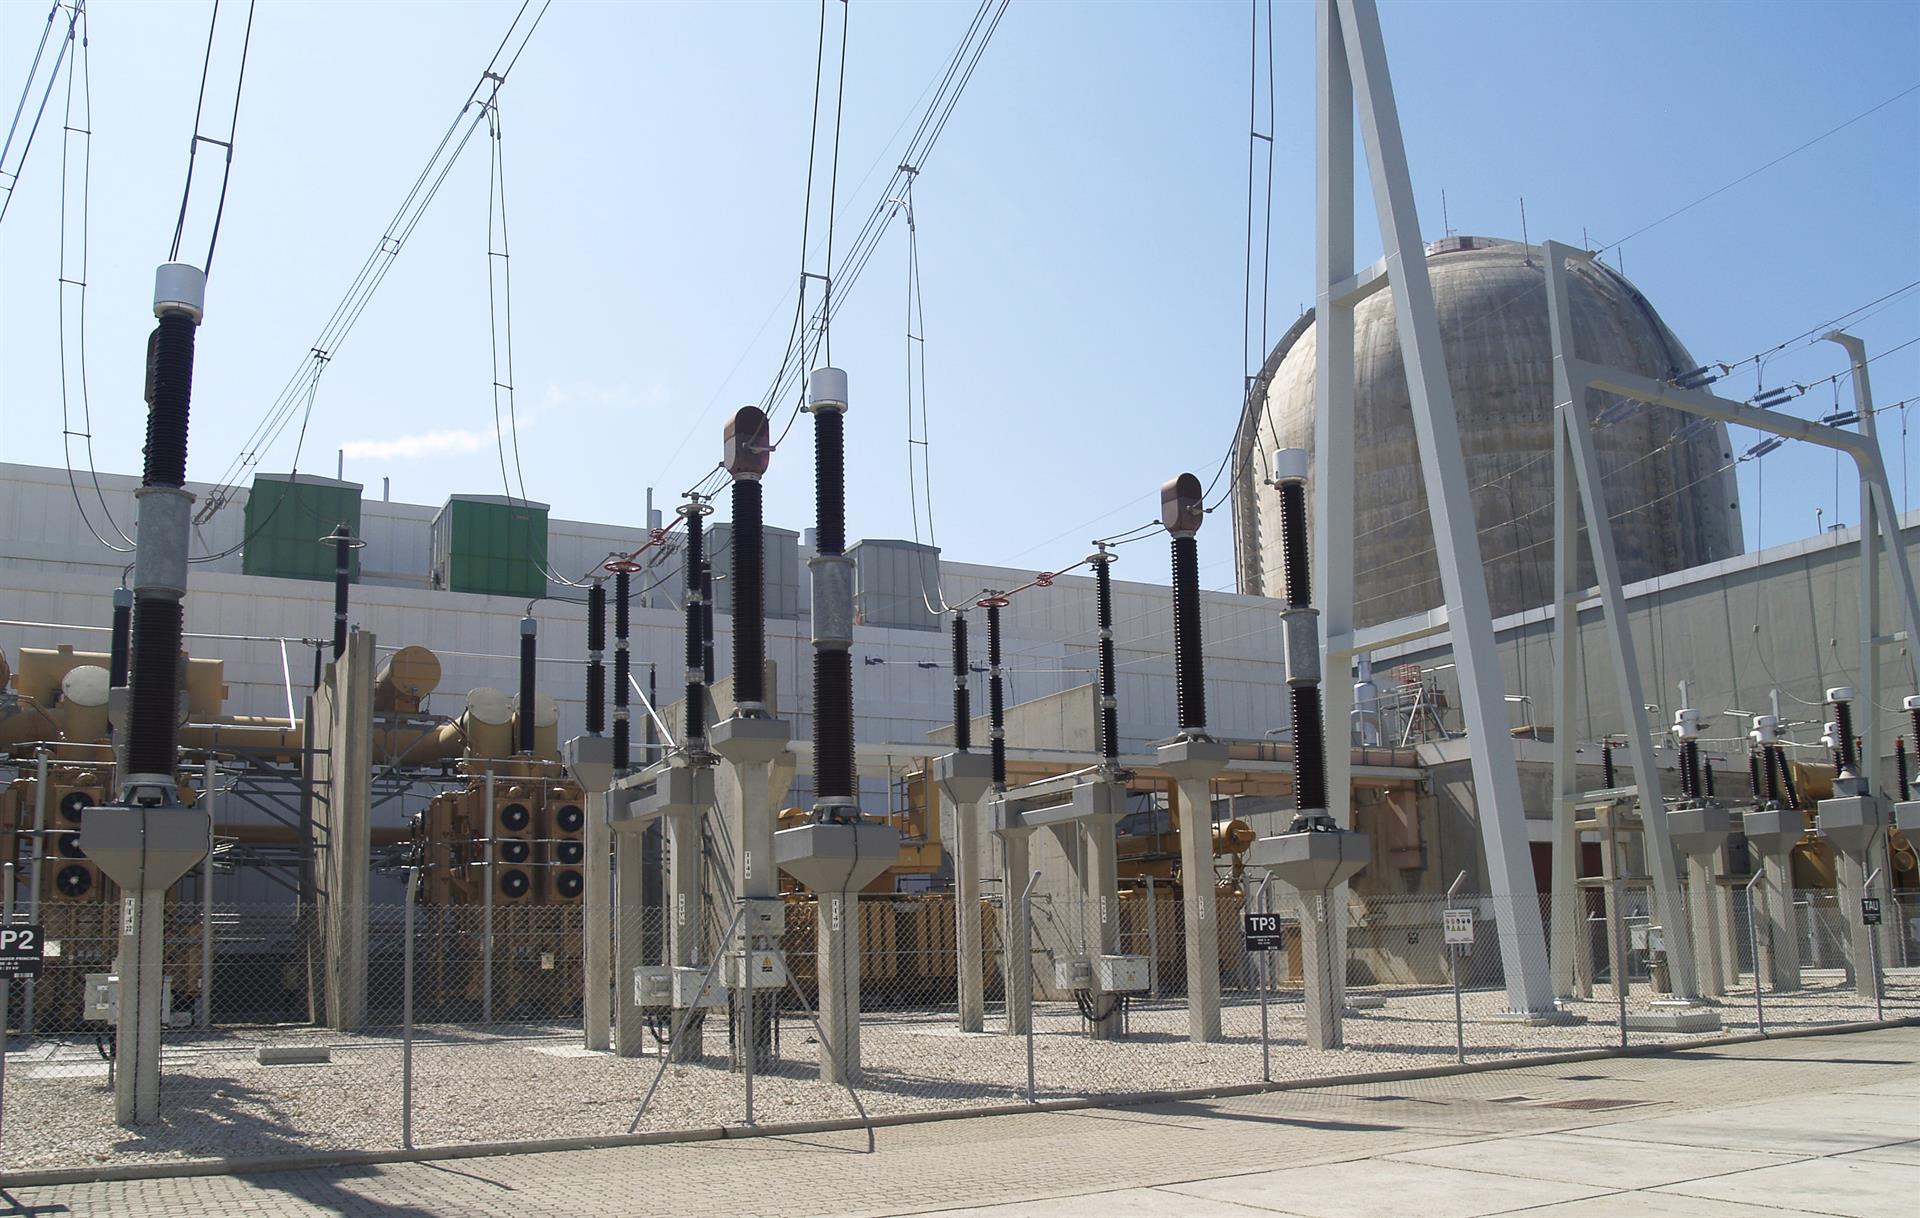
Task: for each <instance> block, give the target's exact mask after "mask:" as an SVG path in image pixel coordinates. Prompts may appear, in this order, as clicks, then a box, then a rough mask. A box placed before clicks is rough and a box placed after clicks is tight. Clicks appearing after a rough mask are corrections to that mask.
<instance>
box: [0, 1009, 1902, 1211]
mask: <svg viewBox="0 0 1920 1218" xmlns="http://www.w3.org/2000/svg"><path fill="white" fill-rule="evenodd" d="M554 1132H556V1133H558V1132H562V1131H554ZM864 1146H865V1139H864V1136H863V1135H857V1134H829V1135H820V1136H815V1137H806V1138H793V1139H751V1140H743V1141H730V1142H707V1143H694V1144H688V1145H680V1146H650V1147H626V1148H621V1149H617V1150H602V1151H578V1152H567V1153H558V1154H541V1155H520V1156H509V1157H502V1158H493V1159H464V1160H454V1161H451V1162H445V1163H414V1164H401V1165H395V1166H387V1167H368V1168H350V1169H337V1170H330V1171H306V1172H288V1173H280V1174H271V1175H260V1176H254V1177H249V1178H231V1177H183V1178H177V1179H168V1180H154V1181H145V1182H138V1183H125V1184H94V1185H80V1186H66V1187H49V1188H31V1189H20V1190H17V1192H15V1193H13V1194H11V1195H9V1196H7V1197H6V1198H5V1200H6V1201H8V1202H11V1203H12V1204H13V1205H14V1207H15V1208H13V1209H11V1210H7V1209H5V1208H4V1207H0V1214H5V1213H13V1214H23V1213H24V1214H35V1215H67V1214H71V1215H81V1216H92V1215H109V1214H111V1215H127V1216H130V1218H151V1216H154V1215H168V1216H169V1218H172V1216H192V1218H202V1216H207V1218H212V1216H218V1215H242V1214H244V1215H250V1216H257V1218H296V1216H297V1218H307V1216H309V1215H397V1216H399V1218H428V1216H434V1218H440V1216H448V1218H453V1216H458V1218H467V1216H469V1215H471V1216H473V1218H545V1216H547V1215H554V1216H560V1215H565V1216H567V1218H574V1216H576V1215H634V1216H636V1218H638V1216H641V1215H648V1216H652V1215H670V1214H687V1215H698V1216H699V1218H729V1216H732V1215H740V1216H743V1218H746V1216H764V1218H774V1216H787V1215H790V1216H794V1218H801V1216H813V1215H846V1216H849V1218H855V1216H857V1218H879V1216H881V1215H907V1214H926V1215H938V1216H939V1218H1028V1216H1034V1215H1049V1216H1051V1215H1061V1216H1064V1218H1075V1216H1086V1218H1092V1216H1095V1215H1097V1216H1099V1218H1127V1216H1129V1215H1191V1216H1193V1218H1256V1216H1257V1218H1273V1216H1274V1215H1283V1216H1285V1215H1293V1216H1296V1218H1364V1216H1367V1215H1393V1216H1398V1215H1417V1216H1418V1218H1475V1216H1478V1215H1491V1214H1509V1213H1513V1212H1515V1211H1525V1212H1526V1214H1527V1215H1528V1216H1529V1218H1574V1216H1576V1215H1577V1216H1581V1218H1601V1216H1605V1218H1613V1216H1615V1215H1652V1216H1656V1218H1663V1216H1669V1215H1671V1216H1674V1218H1736V1216H1739V1218H1749V1216H1761V1218H1800V1216H1802V1215H1808V1214H1823V1215H1833V1214H1839V1215H1850V1216H1856V1218H1880V1216H1882V1215H1884V1216H1887V1218H1914V1216H1915V1215H1916V1213H1920V1029H1915V1028H1902V1029H1897V1030H1892V1031H1881V1032H1867V1033H1854V1034H1850V1035H1844V1036H1826V1037H1811V1038H1804V1039H1794V1040H1784V1041H1774V1042H1771V1043H1762V1044H1745V1045H1733V1046H1727V1047H1724V1048H1719V1049H1699V1050H1690V1051H1686V1052H1681V1053H1675V1054H1671V1055H1666V1056H1660V1057H1642V1058H1627V1059H1623V1060H1617V1061H1603V1062H1589V1063H1583V1064H1581V1065H1577V1066H1557V1067H1535V1068H1528V1069H1519V1070H1502V1071H1495V1072H1490V1073H1484V1074H1473V1075H1464V1076H1460V1077H1456V1078H1448V1079H1427V1080H1422V1081H1419V1082H1404V1083H1386V1084H1371V1085H1365V1086H1353V1087H1336V1088H1323V1089H1318V1090H1313V1091H1294V1092H1282V1093H1276V1094H1270V1095H1264V1096H1256V1097H1249V1098H1243V1099H1234V1100H1225V1101H1218V1102H1205V1103H1198V1102H1186V1103H1176V1104H1159V1105H1153V1106H1150V1107H1143V1108H1129V1109H1106V1110H1095V1111H1085V1112H1077V1113H1036V1114H1032V1115H1027V1116H1015V1117H997V1118H984V1119H977V1120H966V1121H945V1122H937V1123H933V1124H927V1125H918V1126H907V1127H901V1128H895V1129H883V1130H881V1131H880V1134H879V1152H878V1153H877V1154H874V1155H871V1156H869V1155H865V1154H861V1153H859V1151H860V1150H861V1149H864Z"/></svg>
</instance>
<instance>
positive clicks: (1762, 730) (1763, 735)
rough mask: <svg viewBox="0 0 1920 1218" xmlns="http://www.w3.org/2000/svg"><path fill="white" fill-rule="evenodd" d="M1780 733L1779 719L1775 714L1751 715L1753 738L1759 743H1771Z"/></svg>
mask: <svg viewBox="0 0 1920 1218" xmlns="http://www.w3.org/2000/svg"><path fill="white" fill-rule="evenodd" d="M1779 735H1780V719H1779V717H1778V716H1776V715H1755V716H1754V717H1753V738H1754V739H1755V740H1756V741H1758V742H1760V743H1761V744H1772V743H1773V742H1774V741H1775V740H1776V739H1778V738H1779Z"/></svg>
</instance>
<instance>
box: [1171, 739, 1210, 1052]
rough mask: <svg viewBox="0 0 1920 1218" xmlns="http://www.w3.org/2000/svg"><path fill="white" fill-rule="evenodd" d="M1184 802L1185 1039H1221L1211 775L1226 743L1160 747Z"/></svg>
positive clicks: (1179, 742)
mask: <svg viewBox="0 0 1920 1218" xmlns="http://www.w3.org/2000/svg"><path fill="white" fill-rule="evenodd" d="M1159 760H1160V765H1161V768H1163V769H1165V770H1166V771H1167V772H1168V773H1169V774H1171V775H1172V776H1173V779H1174V782H1175V784H1176V789H1177V791H1178V793H1179V801H1180V902H1181V906H1182V908H1183V911H1184V912H1185V914H1186V948H1187V1038H1188V1039H1189V1040H1191V1041H1193V1042H1194V1043H1196V1044H1205V1043H1208V1042H1211V1041H1217V1040H1219V1039H1221V1032H1220V914H1219V905H1218V901H1217V898H1216V895H1215V893H1214V886H1213V815H1212V809H1213V787H1212V784H1213V776H1214V775H1215V774H1218V773H1219V772H1220V771H1221V770H1222V769H1223V768H1225V766H1226V763H1227V749H1226V746H1225V745H1223V744H1219V743H1217V742H1215V741H1212V740H1206V739H1181V740H1175V741H1171V742H1169V743H1167V744H1163V745H1161V746H1160V749H1159Z"/></svg>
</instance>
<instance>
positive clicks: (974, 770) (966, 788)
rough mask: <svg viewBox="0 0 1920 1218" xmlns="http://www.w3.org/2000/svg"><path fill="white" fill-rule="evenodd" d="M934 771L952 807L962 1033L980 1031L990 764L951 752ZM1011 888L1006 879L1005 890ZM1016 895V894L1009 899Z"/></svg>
mask: <svg viewBox="0 0 1920 1218" xmlns="http://www.w3.org/2000/svg"><path fill="white" fill-rule="evenodd" d="M934 767H935V768H934V776H935V778H936V779H937V780H938V782H939V784H940V790H941V793H942V794H943V795H945V796H946V799H947V802H948V803H949V804H951V805H952V807H953V832H952V834H951V835H950V836H949V838H948V846H949V848H950V849H951V850H952V852H953V916H954V955H955V962H954V963H955V977H956V979H957V981H958V986H959V1001H958V1005H959V1016H960V1030H961V1031H962V1032H979V1031H982V1030H984V1029H985V1027H986V1022H987V998H986V959H985V955H984V952H983V948H982V944H981V935H980V876H981V873H982V872H983V871H984V870H985V865H986V860H985V859H984V858H983V857H981V850H980V846H981V838H982V836H983V835H982V833H981V823H980V822H981V818H982V815H983V812H984V809H983V808H982V807H981V803H980V801H981V800H982V799H983V798H984V797H985V796H986V793H987V791H988V790H989V789H990V788H991V787H992V785H993V762H992V758H990V757H988V756H986V755H985V754H982V753H951V754H949V755H947V756H945V757H942V758H940V759H939V760H938V761H937V762H935V763H934ZM1014 886H1015V885H1014V881H1013V880H1012V879H1011V878H1009V879H1008V881H1007V887H1008V888H1014ZM1018 895H1019V893H1018V891H1017V890H1016V891H1014V892H1013V893H1011V894H1010V896H1009V898H1008V899H1009V900H1012V899H1013V898H1015V897H1017V896H1018Z"/></svg>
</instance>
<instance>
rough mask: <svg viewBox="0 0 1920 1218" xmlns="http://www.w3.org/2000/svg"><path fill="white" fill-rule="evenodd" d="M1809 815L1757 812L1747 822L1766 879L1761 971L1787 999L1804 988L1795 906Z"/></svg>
mask: <svg viewBox="0 0 1920 1218" xmlns="http://www.w3.org/2000/svg"><path fill="white" fill-rule="evenodd" d="M1806 827H1807V818H1806V816H1805V814H1803V813H1801V812H1798V811H1795V810H1794V809H1792V808H1755V809H1751V810H1749V811H1748V812H1747V813H1746V814H1745V815H1744V816H1742V817H1741V831H1742V832H1743V833H1745V834H1746V838H1747V844H1748V845H1750V846H1751V847H1752V848H1753V853H1754V862H1755V863H1756V865H1757V866H1758V867H1759V869H1760V873H1761V879H1760V883H1759V885H1758V886H1757V889H1756V891H1755V897H1756V900H1757V902H1758V904H1759V908H1758V909H1755V910H1749V911H1748V916H1750V917H1758V918H1759V919H1760V925H1759V928H1758V937H1759V940H1760V957H1761V958H1760V960H1759V961H1757V962H1756V964H1755V967H1756V968H1757V969H1758V970H1759V971H1760V972H1761V973H1762V974H1764V976H1765V977H1766V980H1767V985H1768V988H1770V989H1772V990H1773V991H1775V992H1777V993H1784V992H1787V991H1791V990H1797V989H1799V988H1800V919H1799V915H1798V911H1797V910H1795V908H1794V905H1793V847H1794V843H1795V842H1798V841H1799V840H1800V835H1801V834H1802V833H1804V832H1806Z"/></svg>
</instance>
